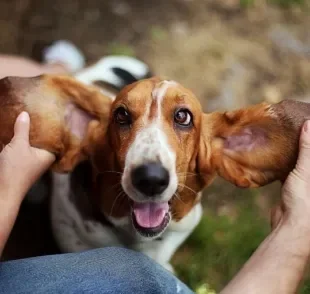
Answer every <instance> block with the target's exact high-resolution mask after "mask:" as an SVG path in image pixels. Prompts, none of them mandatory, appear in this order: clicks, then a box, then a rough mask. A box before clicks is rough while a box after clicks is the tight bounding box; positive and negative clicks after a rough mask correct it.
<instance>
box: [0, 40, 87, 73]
mask: <svg viewBox="0 0 310 294" xmlns="http://www.w3.org/2000/svg"><path fill="white" fill-rule="evenodd" d="M84 65H85V57H84V55H83V53H82V52H81V51H80V50H79V49H78V48H77V47H76V46H75V45H74V44H72V43H71V42H68V41H65V40H60V41H57V42H55V43H53V44H52V45H51V46H50V47H48V48H46V49H45V51H44V52H43V63H42V64H40V63H38V62H35V61H33V60H31V59H28V58H25V57H21V56H15V55H5V54H0V78H4V77H7V76H19V77H34V76H38V75H41V74H43V73H47V74H71V73H74V72H76V71H78V70H80V69H82V68H83V67H84Z"/></svg>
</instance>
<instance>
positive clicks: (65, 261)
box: [0, 247, 193, 294]
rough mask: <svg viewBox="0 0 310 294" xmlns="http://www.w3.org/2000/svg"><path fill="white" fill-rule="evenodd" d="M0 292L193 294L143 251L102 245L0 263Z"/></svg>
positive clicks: (45, 293) (6, 293)
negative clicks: (81, 250) (100, 247)
mask: <svg viewBox="0 0 310 294" xmlns="http://www.w3.org/2000/svg"><path fill="white" fill-rule="evenodd" d="M0 293H5V294H10V293H31V294H34V293H44V294H47V293H66V294H69V293H103V294H105V293H106V294H116V293H117V294H123V293H124V294H125V293H126V294H131V293H134V294H139V293H149V294H155V293H156V294H157V293H167V294H170V293H171V294H176V293H180V294H185V293H186V294H187V293H193V292H192V291H190V290H189V289H188V288H187V287H186V286H185V285H184V284H183V283H182V282H180V281H179V280H178V279H176V278H175V277H174V276H173V275H172V274H170V273H169V272H167V271H166V270H165V269H163V268H162V267H161V266H160V265H158V264H157V263H155V262H154V261H153V260H151V259H150V258H148V257H147V256H145V255H143V254H142V253H138V252H134V251H131V250H128V249H123V248H114V247H113V248H112V247H111V248H102V249H96V250H91V251H85V252H81V253H69V254H59V255H50V256H42V257H35V258H28V259H22V260H14V261H8V262H2V263H0Z"/></svg>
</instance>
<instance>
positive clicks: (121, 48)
mask: <svg viewBox="0 0 310 294" xmlns="http://www.w3.org/2000/svg"><path fill="white" fill-rule="evenodd" d="M108 54H111V55H126V56H132V57H134V56H135V50H134V48H133V47H131V46H129V45H126V44H120V43H111V44H110V45H109V47H108Z"/></svg>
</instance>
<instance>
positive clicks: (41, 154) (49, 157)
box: [36, 149, 56, 168]
mask: <svg viewBox="0 0 310 294" xmlns="http://www.w3.org/2000/svg"><path fill="white" fill-rule="evenodd" d="M36 153H37V157H38V159H39V161H40V162H41V163H42V165H43V168H44V167H46V168H48V167H49V166H51V165H52V163H53V162H54V161H55V160H56V156H55V154H53V153H51V152H49V151H46V150H43V149H36Z"/></svg>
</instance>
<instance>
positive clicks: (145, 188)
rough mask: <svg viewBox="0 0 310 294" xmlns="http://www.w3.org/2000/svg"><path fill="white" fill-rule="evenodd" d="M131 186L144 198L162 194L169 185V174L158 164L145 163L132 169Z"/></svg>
mask: <svg viewBox="0 0 310 294" xmlns="http://www.w3.org/2000/svg"><path fill="white" fill-rule="evenodd" d="M131 181H132V184H133V186H134V187H135V188H136V189H137V190H138V191H140V192H141V193H143V194H144V195H146V196H150V197H151V196H154V195H158V194H160V193H162V192H163V191H164V190H165V189H166V188H167V187H168V185H169V173H168V171H167V170H166V169H165V168H164V167H163V166H162V165H161V164H160V163H155V162H152V163H147V164H143V165H140V166H138V167H136V168H135V169H133V171H132V173H131Z"/></svg>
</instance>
